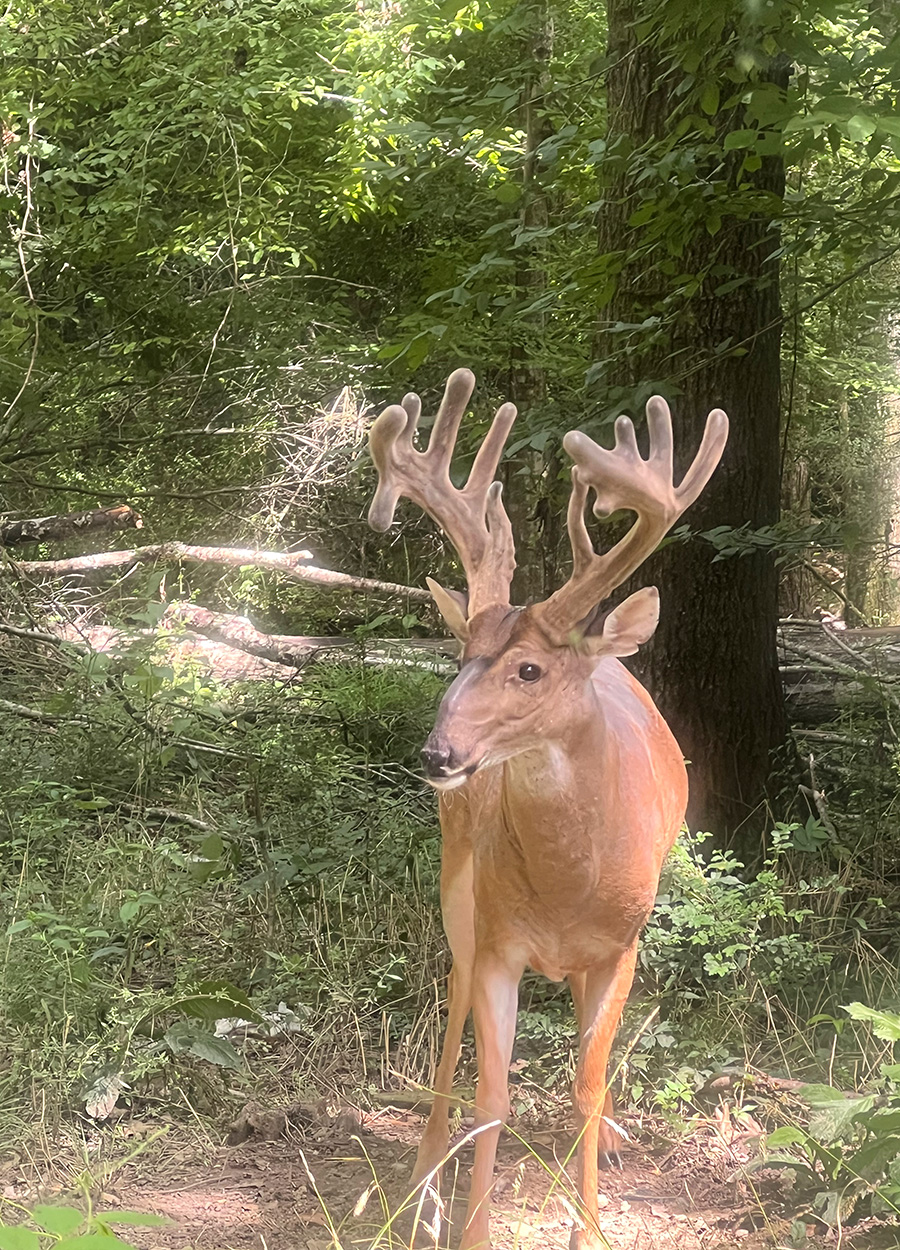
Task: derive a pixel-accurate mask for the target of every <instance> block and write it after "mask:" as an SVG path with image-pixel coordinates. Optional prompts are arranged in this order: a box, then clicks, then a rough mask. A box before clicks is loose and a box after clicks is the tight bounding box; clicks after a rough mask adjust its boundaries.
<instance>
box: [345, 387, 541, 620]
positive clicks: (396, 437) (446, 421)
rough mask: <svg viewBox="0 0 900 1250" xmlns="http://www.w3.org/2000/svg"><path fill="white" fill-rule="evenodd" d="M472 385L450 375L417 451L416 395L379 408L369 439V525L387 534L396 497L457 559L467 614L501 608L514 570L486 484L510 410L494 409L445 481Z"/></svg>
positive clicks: (491, 488) (509, 540)
mask: <svg viewBox="0 0 900 1250" xmlns="http://www.w3.org/2000/svg"><path fill="white" fill-rule="evenodd" d="M474 387H475V376H474V374H473V373H472V372H471V371H470V370H469V369H457V370H456V371H455V372H454V373H452V374H451V375H450V377H449V378H448V379H447V385H446V387H445V389H444V397H443V399H442V400H441V405H440V408H439V409H438V413H437V416H436V417H435V420H434V426H433V428H432V431H431V438H430V440H429V443H428V447H427V449H426V450H425V451H423V452H421V451H417V450H416V448H415V445H414V443H413V438H414V435H415V431H416V427H417V425H418V421H419V415H420V412H421V407H422V405H421V401H420V399H419V397H418V395H413V394H410V395H405V396H404V398H403V402H402V405H397V404H394V405H392V406H391V407H390V408H386V409H385V410H384V412H383V413H382V414H381V416H380V417H379V418H378V420H377V421H376V422H375V424H374V425H373V426H372V429H371V431H370V433H369V446H370V449H371V452H372V459H373V460H374V461H375V465H376V467H377V469H378V489H377V491H376V492H375V498H374V499H373V501H372V506H371V507H370V509H369V524H370V525H371V526H372V528H373V529H377V530H382V531H383V530H387V529H388V528H389V527H390V525H391V522H392V520H393V517H394V510H395V509H396V506H397V501H398V500H399V499H400V497H401V495H405V496H406V498H407V499H411V500H412V501H413V503H415V504H418V506H419V507H420V508H422V510H423V511H425V512H427V513H428V515H429V516H430V517H432V519H433V520H435V521H436V522H437V524H438V525H439V526H440V527H441V529H442V530H443V531H444V533H445V534H446V535H447V537H448V538H449V539H450V541H451V542H452V543H453V545H454V547H455V548H456V550H457V552H458V553H459V557H460V560H461V562H462V565H463V568H464V569H465V572H466V580H467V582H468V585H469V615H470V616H471V615H474V614H475V612H477V611H480V610H481V609H482V608H483V607H487V606H489V605H490V604H494V603H509V585H510V582H511V581H512V575H513V571H514V569H515V567H516V561H515V548H514V544H513V537H512V527H511V526H510V523H509V518H508V516H507V515H506V510H505V509H504V507H503V503H502V501H501V498H500V491H501V487H500V483H499V482H494V480H493V479H494V474H495V473H496V471H497V465H498V464H499V462H500V457H501V456H502V454H503V447H504V444H505V443H506V439H507V437H508V436H509V431H510V429H511V428H512V424H513V421H515V419H516V408H515V405H514V404H502V405H501V407H500V408H499V409H498V410H497V413H496V415H495V417H494V420H493V422H492V424H491V428H490V429H489V431H488V433H487V435H486V436H485V439H484V441H483V443H482V445H481V447H480V448H479V450H478V454H477V455H476V457H475V463H474V464H473V466H472V471H471V473H470V474H469V478H468V481H467V482H466V484H465V486H464V487H463V488H462V490H457V489H456V487H454V486H453V484H452V483H451V481H450V462H451V460H452V458H453V451H454V448H455V446H456V438H457V434H458V432H459V425H460V421H461V420H462V418H463V414H464V413H465V411H466V407H467V405H468V402H469V399H470V398H471V395H472V391H473V389H474Z"/></svg>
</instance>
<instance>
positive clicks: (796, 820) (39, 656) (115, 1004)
mask: <svg viewBox="0 0 900 1250" xmlns="http://www.w3.org/2000/svg"><path fill="white" fill-rule="evenodd" d="M151 615H152V614H151ZM164 641H165V639H164V636H163V634H162V633H159V634H158V635H156V637H155V638H154V637H150V639H149V640H148V641H147V643H146V645H145V648H144V650H143V652H141V651H138V652H135V651H131V652H130V653H129V654H128V656H127V657H121V658H118V659H116V658H111V657H109V656H106V655H99V654H96V653H86V652H84V651H82V650H79V649H77V648H75V647H73V646H71V645H69V644H66V643H59V642H50V641H47V640H45V641H43V642H35V639H34V638H25V639H20V638H16V637H14V636H11V635H7V636H6V638H5V642H4V650H5V663H4V669H5V675H4V678H3V682H2V685H3V689H2V692H0V693H2V696H3V699H4V700H5V704H4V706H5V711H4V714H3V716H2V719H0V768H2V770H3V775H4V776H5V778H6V779H7V784H6V786H5V789H4V793H3V796H2V808H3V813H2V814H3V824H2V830H0V915H2V917H3V938H2V948H0V1140H2V1141H3V1142H4V1143H5V1144H6V1146H7V1148H8V1150H10V1151H11V1152H13V1153H15V1152H16V1151H18V1152H20V1155H21V1157H28V1158H30V1159H31V1160H32V1161H35V1160H36V1161H38V1162H39V1161H40V1160H41V1158H44V1159H45V1161H46V1162H47V1163H48V1165H49V1164H50V1163H51V1162H52V1159H53V1158H54V1157H55V1156H56V1154H57V1151H58V1147H59V1143H60V1142H61V1141H66V1140H68V1141H77V1140H78V1139H79V1138H82V1137H83V1136H84V1134H85V1132H86V1131H87V1130H88V1129H90V1130H92V1131H93V1129H95V1128H96V1126H97V1125H104V1124H106V1125H114V1124H116V1123H118V1122H121V1121H122V1120H123V1118H124V1119H126V1120H127V1118H128V1117H140V1118H142V1119H145V1120H146V1119H148V1118H149V1119H151V1120H152V1119H154V1118H156V1117H162V1118H163V1119H165V1120H166V1122H171V1120H173V1119H174V1120H175V1121H176V1122H178V1121H181V1122H183V1123H194V1124H204V1125H206V1126H208V1131H210V1132H211V1133H212V1134H213V1135H214V1136H215V1135H217V1134H218V1135H220V1136H221V1135H222V1134H223V1133H224V1131H225V1129H226V1127H227V1125H228V1124H229V1123H230V1122H232V1121H233V1120H234V1119H235V1118H236V1117H237V1116H238V1115H239V1114H240V1112H241V1110H242V1109H243V1108H244V1107H245V1105H246V1104H247V1103H248V1102H250V1101H254V1102H256V1103H258V1104H260V1105H262V1106H268V1107H279V1106H281V1107H290V1106H298V1105H299V1106H309V1105H311V1104H313V1103H315V1102H316V1101H318V1100H324V1101H325V1103H326V1104H327V1105H329V1106H330V1107H332V1108H335V1109H340V1108H341V1107H343V1106H347V1105H353V1106H357V1107H362V1108H366V1107H373V1106H378V1105H379V1102H380V1101H382V1102H383V1101H384V1097H385V1095H386V1094H390V1095H391V1096H392V1097H395V1098H400V1099H401V1100H402V1099H403V1098H404V1097H405V1098H406V1099H407V1100H408V1101H409V1102H410V1103H411V1102H413V1101H415V1098H416V1097H417V1096H418V1095H419V1094H424V1093H425V1091H427V1088H428V1083H429V1081H430V1079H431V1073H432V1071H433V1064H434V1061H435V1057H436V1054H437V1050H438V1046H439V1041H440V1032H441V1008H442V1002H443V996H444V983H443V977H444V975H445V973H446V970H447V956H446V947H445V942H444V939H443V936H442V932H441V926H440V918H439V912H438V899H437V878H438V869H439V855H440V842H439V831H438V826H437V818H436V810H435V804H434V800H433V797H432V796H431V794H430V793H428V792H427V791H426V788H425V787H424V785H423V783H422V782H421V780H420V779H419V776H418V773H417V763H418V751H419V748H420V745H421V742H422V740H423V739H424V737H425V735H426V733H427V729H428V726H429V724H430V721H431V718H432V716H433V711H434V708H435V707H436V704H437V702H438V700H439V697H440V694H441V692H442V690H443V687H444V678H443V677H441V676H440V675H438V674H436V673H434V672H431V671H428V670H427V669H417V668H411V667H407V668H394V667H387V666H376V665H374V664H371V663H368V662H366V659H367V657H366V651H365V643H364V640H363V639H361V642H360V649H359V654H358V656H357V657H356V658H355V659H354V660H353V661H352V662H349V663H347V662H345V663H343V664H340V665H338V664H310V665H308V666H307V667H306V668H305V669H304V670H302V671H300V672H298V675H297V678H296V680H295V681H294V682H292V683H289V684H281V685H278V684H274V683H268V684H261V683H255V684H247V685H244V686H237V685H231V686H221V685H219V686H217V685H216V684H215V683H214V682H213V681H212V680H211V679H209V678H208V677H206V676H204V675H203V674H201V673H199V672H197V671H191V670H190V669H188V668H185V669H183V670H177V669H176V668H174V667H173V666H172V664H171V663H170V662H169V661H168V660H167V658H166V653H165V647H164ZM23 708H27V709H29V710H30V711H31V712H32V715H31V716H26V715H24V714H23ZM870 728H871V727H870ZM860 732H861V730H860V727H858V726H857V727H853V726H851V725H848V724H846V723H845V724H844V725H843V726H842V735H843V738H844V739H847V740H851V741H852V740H853V736H854V734H855V735H856V736H857V737H858V736H859V734H860ZM837 736H838V737H839V738H840V737H841V735H837ZM830 750H831V752H832V754H831V756H824V755H823V756H822V757H820V758H819V760H818V762H817V765H816V766H817V768H818V769H819V773H820V775H821V776H825V777H826V778H827V779H830V780H833V782H834V784H833V785H830V784H829V788H828V804H829V805H828V808H827V810H826V811H825V819H824V822H823V818H822V815H821V814H820V813H817V814H816V815H806V816H805V817H804V816H803V815H802V814H801V815H800V816H798V814H797V809H796V808H795V809H794V810H792V811H791V812H786V813H783V815H784V816H785V818H784V819H783V820H778V819H776V816H777V815H778V814H777V813H773V819H772V822H771V827H770V833H769V837H768V840H767V846H768V851H767V858H766V862H765V864H764V866H763V867H762V869H761V870H759V871H756V872H754V873H749V872H747V871H745V870H744V867H743V865H741V864H740V863H739V862H737V861H736V860H735V859H734V858H733V857H732V856H730V855H729V854H727V853H725V852H722V851H717V850H713V849H710V848H711V846H712V841H711V840H710V839H709V838H708V837H706V836H704V835H696V834H695V835H690V834H687V833H685V834H684V835H683V836H682V838H681V840H680V841H679V844H678V846H677V848H676V850H675V852H674V853H673V855H672V857H671V858H670V861H669V864H668V866H667V869H666V871H665V874H664V878H663V882H662V885H661V890H660V896H659V900H658V905H657V908H656V911H655V913H654V916H653V919H652V920H651V922H650V924H649V926H648V928H647V930H646V933H645V935H644V939H643V943H642V948H641V957H640V966H639V974H638V979H637V982H636V986H635V992H634V993H633V995H632V999H631V1002H630V1005H629V1007H628V1009H627V1012H626V1017H625V1020H624V1022H623V1026H622V1028H621V1030H620V1035H619V1040H618V1044H617V1051H616V1056H615V1062H616V1065H617V1066H616V1073H615V1078H614V1091H615V1094H616V1098H617V1105H618V1107H619V1109H620V1114H621V1115H622V1117H623V1119H624V1120H625V1121H626V1123H627V1124H628V1125H629V1128H630V1130H631V1131H632V1132H633V1133H634V1134H636V1135H637V1136H638V1137H639V1138H643V1139H645V1140H651V1141H655V1142H659V1141H669V1142H677V1141H678V1140H679V1139H680V1138H682V1137H684V1136H685V1135H686V1134H689V1133H690V1131H691V1129H692V1127H696V1126H698V1125H707V1126H708V1125H709V1124H711V1123H714V1122H715V1119H716V1116H717V1115H718V1114H720V1110H717V1108H718V1109H720V1108H721V1106H722V1097H723V1095H722V1091H723V1089H724V1090H725V1091H726V1095H725V1097H726V1099H727V1101H728V1103H729V1105H730V1111H729V1114H730V1115H731V1116H732V1117H733V1118H736V1122H738V1123H740V1124H742V1125H743V1126H744V1128H745V1129H746V1131H747V1133H748V1134H749V1135H751V1136H753V1137H754V1138H755V1140H756V1143H757V1144H756V1154H757V1160H756V1162H757V1165H759V1164H766V1165H767V1166H770V1167H781V1166H783V1167H789V1168H791V1169H792V1170H793V1173H792V1174H793V1176H794V1177H795V1178H799V1179H797V1181H796V1183H797V1185H798V1186H799V1189H800V1191H802V1192H806V1193H808V1205H810V1209H815V1210H816V1212H817V1218H819V1219H821V1220H823V1221H824V1222H825V1223H826V1224H830V1225H833V1224H834V1223H835V1221H836V1220H839V1219H846V1218H849V1217H850V1215H851V1214H852V1213H853V1211H854V1209H855V1210H857V1212H867V1211H869V1210H872V1209H875V1210H877V1209H879V1208H880V1209H881V1210H890V1209H891V1207H892V1205H893V1203H894V1202H895V1201H896V1200H897V1195H898V1193H900V1066H898V1065H895V1064H894V1063H893V1054H892V1052H893V1044H894V1042H895V1041H896V1040H897V1039H898V1038H900V1016H898V1015H897V1014H892V1013H896V1011H897V1002H898V996H900V990H898V977H897V971H896V968H897V923H896V917H897V912H898V909H900V896H898V891H897V882H896V881H895V880H893V879H892V878H891V877H890V875H889V874H888V873H887V872H886V871H881V872H879V871H878V869H877V866H878V865H879V864H889V863H891V862H893V861H895V860H896V858H897V856H896V855H894V854H889V853H888V848H887V847H886V846H885V839H886V838H889V837H890V836H892V835H891V834H890V832H889V830H890V828H891V822H892V812H893V805H894V802H895V798H894V794H895V788H894V787H895V775H894V761H893V758H892V757H891V755H890V753H882V754H881V756H879V757H878V758H877V759H876V762H875V763H874V764H872V763H871V762H870V763H869V764H868V765H866V764H865V763H864V761H863V760H862V759H861V758H860V757H858V756H856V755H854V754H853V752H852V751H850V750H849V749H848V748H846V747H842V748H841V750H840V751H839V752H837V754H835V752H836V751H837V748H836V747H832V748H830ZM866 768H868V772H867V771H866ZM820 784H824V783H821V782H820ZM876 796H877V800H878V804H877V810H875V809H874V807H873V804H872V800H873V799H874V798H875V797H876ZM893 836H896V835H893ZM521 1004H522V1011H521V1015H520V1022H519V1031H518V1038H517V1043H516V1051H515V1056H514V1063H513V1081H514V1086H513V1107H514V1113H515V1117H516V1131H517V1132H518V1133H519V1134H521V1136H522V1137H523V1139H524V1140H527V1139H528V1134H529V1132H530V1131H532V1130H533V1129H534V1128H535V1127H537V1126H539V1125H540V1124H541V1122H542V1118H544V1117H545V1116H546V1115H547V1112H548V1108H550V1107H552V1108H554V1109H555V1108H556V1107H557V1106H558V1105H559V1104H560V1103H561V1101H562V1100H563V1099H564V1098H565V1096H566V1093H567V1088H568V1086H569V1085H570V1082H571V1078H572V1075H573V1065H574V1056H573V1050H572V1040H573V1038H572V1034H573V1029H572V1024H571V1007H570V1002H569V996H568V991H567V989H566V987H565V986H555V985H551V984H549V983H547V982H546V981H544V980H543V979H541V978H539V977H537V976H528V977H526V980H525V982H524V983H523V987H522V990H521ZM853 1004H858V1006H856V1007H854V1006H853ZM241 1020H242V1021H244V1023H243V1024H240V1023H237V1022H238V1021H241ZM473 1073H474V1056H473V1053H472V1044H471V1040H470V1039H469V1040H467V1042H466V1046H465V1051H464V1059H463V1066H462V1074H461V1090H462V1097H463V1099H464V1100H465V1098H466V1097H467V1096H468V1097H471V1087H472V1079H473ZM801 1083H809V1088H808V1089H806V1091H805V1092H804V1088H801ZM466 1091H468V1094H467V1092H466ZM860 1095H861V1097H860ZM815 1204H817V1206H816V1205H815Z"/></svg>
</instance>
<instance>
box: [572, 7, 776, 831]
mask: <svg viewBox="0 0 900 1250" xmlns="http://www.w3.org/2000/svg"><path fill="white" fill-rule="evenodd" d="M748 12H749V11H748V10H747V9H746V8H745V7H744V6H742V5H737V4H732V3H727V2H725V3H719V4H716V5H712V6H704V7H703V8H702V9H699V8H697V7H696V6H693V5H681V6H679V5H672V4H668V3H667V4H665V5H664V4H661V3H659V2H658V0H650V2H649V3H643V2H641V0H609V4H608V17H609V72H608V92H609V94H608V110H609V126H608V136H607V144H608V146H607V153H608V155H607V159H606V162H605V164H604V166H603V170H604V173H605V185H604V196H603V204H602V207H601V228H600V258H599V261H598V266H597V276H598V281H599V280H600V279H601V278H602V279H603V280H604V282H605V290H604V291H603V292H602V294H601V302H602V301H604V300H605V299H608V301H609V302H608V304H606V307H605V308H604V309H603V311H602V313H601V317H602V321H601V323H600V325H599V327H598V336H597V344H598V363H597V365H596V366H595V368H594V371H593V377H594V380H595V382H596V383H597V384H599V385H601V387H603V388H604V389H605V392H606V394H607V395H608V396H609V398H610V400H611V402H612V403H614V404H615V405H617V406H618V405H621V406H622V407H624V408H631V409H632V410H635V409H639V408H640V406H641V405H642V402H643V400H644V399H645V398H646V396H647V395H648V394H650V393H652V392H654V391H658V392H661V393H663V394H664V395H666V396H667V397H668V398H669V399H670V400H671V402H672V406H673V411H674V416H675V428H676V437H677V446H678V448H679V451H680V454H681V457H682V461H683V462H684V461H686V460H687V458H688V457H689V456H690V455H692V454H693V452H694V450H695V449H696V447H697V445H698V443H699V440H700V438H701V435H702V431H703V424H704V421H705V419H706V414H707V411H708V410H709V409H710V408H712V407H722V408H724V409H725V410H726V411H727V412H728V414H729V416H730V418H731V435H730V441H729V446H728V449H727V450H726V454H725V458H724V461H723V463H722V466H721V468H720V470H719V471H718V473H717V475H716V477H715V478H714V479H713V482H712V484H711V485H710V487H709V488H708V489H707V491H706V492H705V493H704V495H703V497H702V498H701V500H700V502H699V503H698V504H697V505H695V507H694V508H693V509H692V512H691V513H690V514H689V521H690V525H691V529H692V530H694V531H708V530H711V529H713V528H715V527H719V526H728V527H735V528H737V527H741V526H744V525H746V524H748V523H749V525H750V527H751V528H752V529H754V530H759V529H760V528H761V527H766V526H771V525H772V524H774V523H775V522H776V520H777V519H778V513H779V490H780V484H779V479H780V463H779V457H780V441H779V411H780V369H779V360H780V324H781V323H780V307H779V261H778V253H779V228H778V219H779V217H780V215H781V206H782V197H783V193H784V171H783V163H782V159H781V156H780V154H779V150H780V146H781V139H780V135H777V134H770V133H769V132H768V130H767V120H768V115H767V108H768V109H769V111H771V104H772V102H773V101H775V102H777V101H778V99H779V97H780V96H781V94H782V93H783V90H784V88H785V86H786V84H787V77H788V73H787V67H786V63H785V61H784V58H783V57H782V56H781V54H780V46H781V45H780V42H779V39H778V37H777V36H778V34H779V29H778V23H779V21H780V20H781V13H780V11H779V10H778V8H777V7H776V8H767V9H766V10H765V22H764V23H763V21H762V20H757V19H754V18H749V17H748V16H747V14H748ZM779 120H780V119H779ZM642 577H643V578H644V579H645V580H650V581H653V580H656V581H658V582H660V584H661V585H662V587H663V592H664V594H663V612H662V618H661V621H660V626H659V629H658V631H657V634H656V637H655V639H654V640H653V643H652V644H651V645H650V646H649V647H648V648H647V650H646V654H645V656H644V657H643V662H642V668H643V675H644V676H645V678H646V679H647V681H648V684H649V685H650V687H651V689H652V691H653V693H654V695H655V697H656V700H657V702H658V703H659V705H660V707H661V709H662V711H663V713H664V715H665V716H666V717H667V719H668V720H669V723H670V724H671V725H672V727H673V728H674V730H675V732H676V734H677V736H678V738H679V741H680V743H681V746H682V749H683V750H684V753H685V755H686V757H687V758H688V759H689V760H690V761H691V778H692V785H691V808H690V819H691V821H692V823H693V824H694V825H695V826H700V827H703V828H706V829H711V830H714V831H716V832H717V833H719V834H721V833H723V832H725V831H730V832H731V835H732V839H736V840H737V841H738V842H740V843H741V844H742V846H743V849H747V847H748V844H750V843H751V839H752V837H753V836H755V835H754V834H751V829H752V828H753V825H754V823H756V822H754V821H753V820H752V818H753V816H754V813H755V812H758V811H759V810H760V809H761V807H762V805H763V803H764V799H765V795H766V787H767V782H768V779H769V777H770V775H771V773H772V762H773V754H774V753H775V752H776V751H777V750H778V749H779V748H780V747H781V745H782V744H783V743H784V741H785V737H786V721H785V713H784V708H783V701H782V695H781V687H780V681H779V673H778V660H777V654H776V638H775V633H776V623H777V590H778V585H777V570H776V566H775V562H774V558H773V555H772V554H771V553H770V552H763V551H757V552H751V553H749V554H743V555H742V556H741V557H740V558H732V559H717V558H716V551H715V549H714V547H713V546H711V545H710V544H709V543H708V542H704V541H702V540H699V539H697V538H693V539H691V540H689V541H680V542H675V543H670V544H669V545H668V546H667V547H665V549H664V550H663V551H662V552H660V553H659V554H658V556H657V557H656V558H655V559H654V560H653V561H651V562H650V563H649V564H648V566H646V568H645V570H644V572H643V573H642ZM748 822H749V823H748ZM741 829H743V830H744V836H741V835H739V834H738V833H737V831H738V830H741Z"/></svg>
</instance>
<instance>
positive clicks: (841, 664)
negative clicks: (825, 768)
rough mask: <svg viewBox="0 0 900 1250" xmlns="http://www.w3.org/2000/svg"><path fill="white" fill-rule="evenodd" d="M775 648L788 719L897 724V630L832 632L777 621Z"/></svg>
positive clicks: (818, 625) (813, 624) (812, 624)
mask: <svg viewBox="0 0 900 1250" xmlns="http://www.w3.org/2000/svg"><path fill="white" fill-rule="evenodd" d="M778 647H779V657H780V668H781V675H782V681H783V683H784V693H785V702H786V705H787V711H788V716H789V718H790V720H791V721H792V723H793V724H795V725H807V726H814V725H822V724H827V723H829V722H832V721H836V720H840V719H842V718H845V717H846V716H848V715H862V716H866V717H875V718H877V719H887V720H888V721H890V720H898V721H900V684H898V683H900V628H898V627H887V628H881V629H844V630H838V629H835V628H834V627H833V626H832V625H830V624H828V623H827V622H821V621H790V620H789V621H782V622H780V625H779V631H778Z"/></svg>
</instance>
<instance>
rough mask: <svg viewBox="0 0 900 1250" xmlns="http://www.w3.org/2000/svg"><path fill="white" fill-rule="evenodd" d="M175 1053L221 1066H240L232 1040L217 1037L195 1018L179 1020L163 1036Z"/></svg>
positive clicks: (239, 1059) (239, 1058)
mask: <svg viewBox="0 0 900 1250" xmlns="http://www.w3.org/2000/svg"><path fill="white" fill-rule="evenodd" d="M163 1041H164V1042H165V1044H166V1045H167V1046H168V1047H169V1049H170V1050H171V1052H172V1054H173V1055H184V1054H191V1055H195V1056H196V1058H198V1059H203V1060H205V1061H206V1062H207V1063H214V1064H215V1065H216V1066H217V1067H219V1068H240V1067H241V1057H240V1055H239V1054H238V1053H237V1051H236V1050H235V1049H234V1047H233V1046H232V1044H231V1042H229V1041H226V1039H225V1038H223V1037H216V1036H215V1035H214V1034H213V1033H210V1032H209V1030H208V1029H204V1028H203V1026H202V1025H200V1024H198V1023H197V1022H196V1021H194V1020H179V1021H178V1023H177V1024H173V1025H172V1027H171V1028H170V1029H168V1030H167V1031H166V1033H165V1035H164V1037H163Z"/></svg>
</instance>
